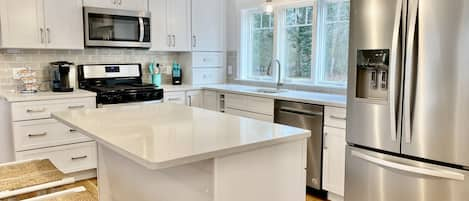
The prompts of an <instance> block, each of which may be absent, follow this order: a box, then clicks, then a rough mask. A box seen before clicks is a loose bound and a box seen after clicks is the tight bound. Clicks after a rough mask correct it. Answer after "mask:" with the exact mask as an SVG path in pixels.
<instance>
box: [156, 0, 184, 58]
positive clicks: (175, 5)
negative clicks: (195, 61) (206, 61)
mask: <svg viewBox="0 0 469 201" xmlns="http://www.w3.org/2000/svg"><path fill="white" fill-rule="evenodd" d="M190 6H191V4H190V0H150V1H149V10H150V12H151V29H152V30H151V32H152V33H151V34H152V35H151V40H152V48H151V50H153V51H178V52H185V51H190V50H191V24H190V22H191V15H190Z"/></svg>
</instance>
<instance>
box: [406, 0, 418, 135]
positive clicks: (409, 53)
mask: <svg viewBox="0 0 469 201" xmlns="http://www.w3.org/2000/svg"><path fill="white" fill-rule="evenodd" d="M412 2H413V3H410V5H409V10H410V11H409V13H410V20H409V29H408V33H409V34H408V38H407V44H406V45H407V46H406V47H405V48H406V63H405V78H404V79H405V85H404V87H405V89H404V115H403V118H404V119H403V127H404V129H403V132H404V135H405V143H407V144H411V143H412V99H413V97H412V96H413V87H414V86H413V85H414V83H413V80H415V79H416V78H415V76H414V69H415V68H417V65H418V64H417V61H416V59H417V58H416V53H417V52H418V47H417V44H415V43H416V41H418V40H417V39H416V34H417V30H418V29H417V17H418V1H416V0H413V1H412Z"/></svg>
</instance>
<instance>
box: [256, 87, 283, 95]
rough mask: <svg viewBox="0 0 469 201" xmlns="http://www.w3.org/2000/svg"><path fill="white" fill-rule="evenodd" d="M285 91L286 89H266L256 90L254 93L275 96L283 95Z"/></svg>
mask: <svg viewBox="0 0 469 201" xmlns="http://www.w3.org/2000/svg"><path fill="white" fill-rule="evenodd" d="M287 91H288V90H286V89H267V88H263V89H256V92H258V93H265V94H276V93H283V92H287Z"/></svg>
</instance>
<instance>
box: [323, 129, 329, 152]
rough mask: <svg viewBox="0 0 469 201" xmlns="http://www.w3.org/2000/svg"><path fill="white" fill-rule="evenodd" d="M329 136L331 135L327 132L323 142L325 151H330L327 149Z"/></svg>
mask: <svg viewBox="0 0 469 201" xmlns="http://www.w3.org/2000/svg"><path fill="white" fill-rule="evenodd" d="M327 135H329V134H328V133H327V132H324V140H323V144H324V149H326V150H327V149H329V147H327Z"/></svg>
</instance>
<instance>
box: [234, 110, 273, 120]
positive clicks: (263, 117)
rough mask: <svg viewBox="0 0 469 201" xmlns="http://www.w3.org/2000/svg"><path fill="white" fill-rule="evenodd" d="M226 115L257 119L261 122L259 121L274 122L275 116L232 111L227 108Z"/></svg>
mask: <svg viewBox="0 0 469 201" xmlns="http://www.w3.org/2000/svg"><path fill="white" fill-rule="evenodd" d="M225 113H227V114H232V115H235V116H240V117H245V118H250V119H256V120H259V121H266V122H274V117H273V116H270V115H265V114H259V113H254V112H247V111H242V110H236V109H231V108H227V109H226V110H225Z"/></svg>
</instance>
